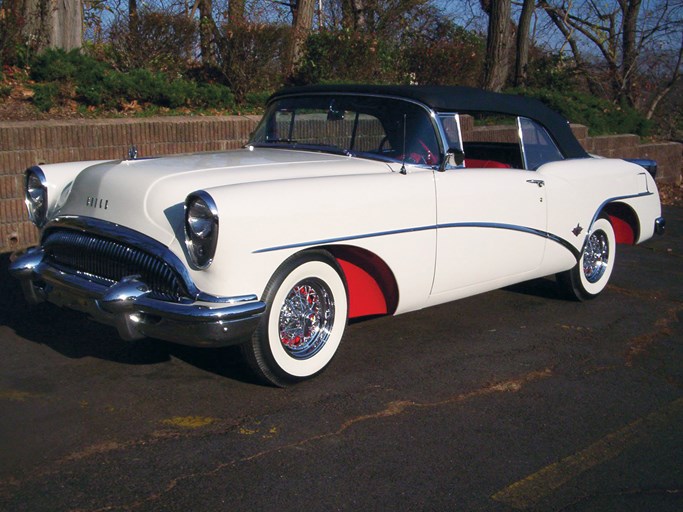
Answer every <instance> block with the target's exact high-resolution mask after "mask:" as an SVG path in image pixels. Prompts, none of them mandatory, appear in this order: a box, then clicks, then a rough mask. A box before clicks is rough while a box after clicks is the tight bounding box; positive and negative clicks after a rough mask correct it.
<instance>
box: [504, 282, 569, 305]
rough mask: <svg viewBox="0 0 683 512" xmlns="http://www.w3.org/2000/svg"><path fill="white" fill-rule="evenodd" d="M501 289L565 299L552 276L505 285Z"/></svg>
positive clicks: (534, 295) (553, 298)
mask: <svg viewBox="0 0 683 512" xmlns="http://www.w3.org/2000/svg"><path fill="white" fill-rule="evenodd" d="M503 290H506V291H508V292H513V293H520V294H522V295H531V296H533V297H539V298H542V299H551V300H562V301H564V300H566V299H565V297H564V296H563V295H562V293H561V291H560V288H559V286H558V285H557V282H556V281H555V279H554V278H553V277H542V278H540V279H532V280H531V281H525V282H523V283H518V284H513V285H511V286H506V287H505V288H503Z"/></svg>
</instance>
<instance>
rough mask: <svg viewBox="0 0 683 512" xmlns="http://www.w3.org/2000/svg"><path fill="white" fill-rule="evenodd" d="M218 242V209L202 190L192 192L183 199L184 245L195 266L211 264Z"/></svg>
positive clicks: (201, 267) (205, 266)
mask: <svg viewBox="0 0 683 512" xmlns="http://www.w3.org/2000/svg"><path fill="white" fill-rule="evenodd" d="M217 243H218V209H217V208H216V203H214V201H213V198H212V197H211V196H210V195H209V194H207V193H206V192H204V191H200V192H194V193H192V194H190V195H189V196H188V197H187V199H186V200H185V245H186V246H187V251H188V254H189V255H190V259H191V260H192V263H193V264H194V266H195V267H197V268H200V269H204V268H207V267H208V266H209V265H211V262H212V261H213V257H214V254H215V253H216V244H217Z"/></svg>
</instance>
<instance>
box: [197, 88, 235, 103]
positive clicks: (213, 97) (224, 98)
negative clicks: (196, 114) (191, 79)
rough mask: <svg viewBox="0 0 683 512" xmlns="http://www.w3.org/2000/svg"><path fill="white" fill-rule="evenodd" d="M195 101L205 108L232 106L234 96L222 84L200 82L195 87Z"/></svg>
mask: <svg viewBox="0 0 683 512" xmlns="http://www.w3.org/2000/svg"><path fill="white" fill-rule="evenodd" d="M195 103H196V104H197V105H198V106H201V107H205V108H215V109H226V108H232V107H233V106H234V105H235V96H233V94H232V92H230V89H229V88H228V87H226V86H224V85H220V84H201V85H199V87H198V88H197V96H196V99H195Z"/></svg>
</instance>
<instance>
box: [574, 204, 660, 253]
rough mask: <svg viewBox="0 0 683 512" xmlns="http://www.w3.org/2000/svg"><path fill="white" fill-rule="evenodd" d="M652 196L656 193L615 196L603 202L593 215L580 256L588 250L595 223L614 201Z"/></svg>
mask: <svg viewBox="0 0 683 512" xmlns="http://www.w3.org/2000/svg"><path fill="white" fill-rule="evenodd" d="M651 195H654V193H653V192H650V191H647V192H639V193H638V194H630V195H626V196H615V197H611V198H609V199H605V200H604V201H603V202H602V204H601V205H600V206H599V207H598V209H597V210H596V211H595V214H594V215H593V218H592V219H591V223H590V225H589V226H588V229H587V230H586V236H585V238H584V239H583V244H581V252H580V254H583V251H584V250H585V249H586V244H587V243H588V238H589V237H590V235H591V233H592V232H593V224H595V221H596V220H598V217H600V214H601V213H602V210H603V209H604V208H605V206H607V205H608V204H609V203H613V202H614V201H621V200H622V199H635V198H638V197H646V196H651ZM639 220H640V219H639Z"/></svg>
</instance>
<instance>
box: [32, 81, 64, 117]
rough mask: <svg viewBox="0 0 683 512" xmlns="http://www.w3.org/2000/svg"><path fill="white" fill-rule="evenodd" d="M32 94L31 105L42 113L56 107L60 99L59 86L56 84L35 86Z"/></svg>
mask: <svg viewBox="0 0 683 512" xmlns="http://www.w3.org/2000/svg"><path fill="white" fill-rule="evenodd" d="M33 93H34V94H33V104H34V105H35V106H36V108H37V109H38V110H42V111H43V112H47V111H48V110H50V109H51V108H53V107H54V106H56V105H57V103H58V102H59V99H60V98H59V96H60V91H59V84H58V83H56V82H47V83H44V84H35V85H34V86H33Z"/></svg>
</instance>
